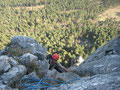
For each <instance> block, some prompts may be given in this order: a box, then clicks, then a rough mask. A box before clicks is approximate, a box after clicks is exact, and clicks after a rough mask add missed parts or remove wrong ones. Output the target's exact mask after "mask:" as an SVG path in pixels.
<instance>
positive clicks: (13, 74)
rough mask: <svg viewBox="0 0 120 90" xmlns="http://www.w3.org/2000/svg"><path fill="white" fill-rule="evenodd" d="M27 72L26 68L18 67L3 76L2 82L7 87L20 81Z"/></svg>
mask: <svg viewBox="0 0 120 90" xmlns="http://www.w3.org/2000/svg"><path fill="white" fill-rule="evenodd" d="M26 72H27V70H26V68H25V66H23V65H17V66H14V67H13V68H11V69H10V70H9V72H6V73H3V74H2V75H1V77H0V78H1V80H2V82H3V83H4V84H6V85H11V84H13V83H14V82H15V81H18V80H19V79H20V78H21V77H22V76H23V75H24V74H25V73H26Z"/></svg>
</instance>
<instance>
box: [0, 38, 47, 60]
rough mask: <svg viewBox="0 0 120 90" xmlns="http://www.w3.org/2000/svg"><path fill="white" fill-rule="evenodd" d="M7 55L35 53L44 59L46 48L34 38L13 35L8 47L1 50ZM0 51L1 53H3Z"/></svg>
mask: <svg viewBox="0 0 120 90" xmlns="http://www.w3.org/2000/svg"><path fill="white" fill-rule="evenodd" d="M3 51H4V52H7V55H9V56H21V55H23V54H25V53H31V54H33V55H36V56H37V57H38V59H40V60H44V59H45V58H46V54H47V48H46V47H44V46H42V45H40V44H39V43H38V42H37V41H36V40H35V39H33V38H31V37H26V36H14V37H13V38H12V39H11V42H10V44H9V46H8V47H6V48H5V50H3ZM3 51H2V53H4V52H3Z"/></svg>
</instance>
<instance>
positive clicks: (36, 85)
mask: <svg viewBox="0 0 120 90" xmlns="http://www.w3.org/2000/svg"><path fill="white" fill-rule="evenodd" d="M75 80H80V79H78V78H76V79H71V80H69V81H67V82H64V81H60V80H54V79H48V77H45V78H42V79H36V78H22V79H21V80H20V84H21V85H22V86H23V87H25V89H24V90H34V89H42V90H46V89H47V88H50V87H57V86H60V85H62V84H67V83H68V82H71V81H75ZM45 81H54V82H58V83H60V84H55V85H51V84H49V83H47V82H45Z"/></svg>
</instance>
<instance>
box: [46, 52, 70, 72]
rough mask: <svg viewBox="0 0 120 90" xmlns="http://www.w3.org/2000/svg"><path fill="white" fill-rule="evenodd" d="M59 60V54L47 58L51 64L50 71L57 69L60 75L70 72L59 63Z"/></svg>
mask: <svg viewBox="0 0 120 90" xmlns="http://www.w3.org/2000/svg"><path fill="white" fill-rule="evenodd" d="M58 59H59V55H58V54H53V55H48V56H47V60H49V64H50V67H49V70H52V69H53V68H55V69H56V70H57V71H58V72H60V73H62V72H68V70H67V68H65V67H64V66H62V65H61V64H60V63H59V62H58Z"/></svg>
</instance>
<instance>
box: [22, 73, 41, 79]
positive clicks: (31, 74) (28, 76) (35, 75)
mask: <svg viewBox="0 0 120 90" xmlns="http://www.w3.org/2000/svg"><path fill="white" fill-rule="evenodd" d="M22 78H37V79H39V77H38V76H37V74H36V72H31V73H29V74H28V75H24V76H23V77H22Z"/></svg>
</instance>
